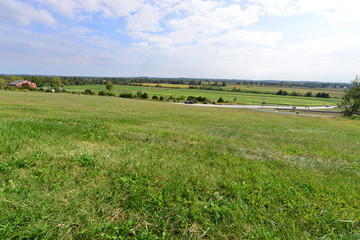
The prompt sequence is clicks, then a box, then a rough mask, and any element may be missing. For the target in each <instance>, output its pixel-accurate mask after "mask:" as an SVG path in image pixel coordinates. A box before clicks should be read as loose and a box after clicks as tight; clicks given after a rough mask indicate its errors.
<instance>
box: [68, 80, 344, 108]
mask: <svg viewBox="0 0 360 240" xmlns="http://www.w3.org/2000/svg"><path fill="white" fill-rule="evenodd" d="M182 86H183V85H182ZM66 89H67V90H68V91H84V90H85V89H91V90H93V91H95V92H96V91H106V88H105V85H73V86H66ZM265 89H266V88H265ZM114 90H115V91H113V93H115V94H117V95H118V94H119V93H120V92H132V93H133V94H136V92H137V91H143V92H147V93H148V94H149V96H150V98H151V97H152V96H153V95H157V96H158V97H159V96H164V97H170V96H173V97H181V96H185V97H187V96H195V97H198V96H203V97H207V98H209V99H210V100H211V101H217V100H218V99H219V98H220V97H222V98H223V99H224V100H225V101H229V102H233V101H234V98H236V102H237V103H240V104H255V105H258V104H261V103H262V102H263V101H265V102H266V104H270V105H277V104H279V105H296V106H325V105H336V104H337V103H339V99H334V98H316V97H301V96H278V95H271V94H259V93H243V92H227V91H214V90H200V89H184V88H179V89H176V88H158V87H146V86H126V85H115V89H114Z"/></svg>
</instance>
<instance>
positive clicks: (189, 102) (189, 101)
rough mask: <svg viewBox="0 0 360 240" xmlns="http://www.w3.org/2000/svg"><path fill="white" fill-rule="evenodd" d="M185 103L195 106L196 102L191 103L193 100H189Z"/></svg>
mask: <svg viewBox="0 0 360 240" xmlns="http://www.w3.org/2000/svg"><path fill="white" fill-rule="evenodd" d="M184 103H185V104H194V103H195V102H194V101H191V100H188V101H185V102H184Z"/></svg>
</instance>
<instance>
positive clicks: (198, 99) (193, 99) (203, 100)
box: [187, 96, 211, 104]
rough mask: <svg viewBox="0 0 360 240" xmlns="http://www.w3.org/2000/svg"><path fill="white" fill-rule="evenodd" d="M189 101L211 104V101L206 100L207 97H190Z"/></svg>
mask: <svg viewBox="0 0 360 240" xmlns="http://www.w3.org/2000/svg"><path fill="white" fill-rule="evenodd" d="M187 100H188V101H194V102H202V103H204V104H209V103H211V101H210V99H208V98H206V97H202V96H199V97H194V96H188V98H187Z"/></svg>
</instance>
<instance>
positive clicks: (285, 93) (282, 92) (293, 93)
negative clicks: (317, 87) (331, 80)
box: [276, 90, 330, 98]
mask: <svg viewBox="0 0 360 240" xmlns="http://www.w3.org/2000/svg"><path fill="white" fill-rule="evenodd" d="M276 95H284V96H288V95H290V96H304V97H319V98H330V94H329V93H326V92H318V93H317V94H316V95H313V94H312V92H307V93H305V94H304V95H301V94H300V93H298V92H296V91H293V92H291V93H289V92H288V91H283V90H279V91H278V92H277V93H276Z"/></svg>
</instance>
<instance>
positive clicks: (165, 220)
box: [0, 91, 360, 239]
mask: <svg viewBox="0 0 360 240" xmlns="http://www.w3.org/2000/svg"><path fill="white" fill-rule="evenodd" d="M0 103H1V104H0V121H1V122H0V143H1V146H0V209H1V214H0V239H358V238H359V236H360V231H359V227H360V224H359V216H360V210H359V206H360V201H359V200H360V197H359V192H360V189H359V186H360V177H359V170H360V166H359V156H360V152H359V149H360V122H359V121H352V120H348V119H345V118H340V117H339V118H315V117H304V116H297V115H281V114H276V113H268V112H266V113H265V112H259V111H253V110H247V109H221V108H201V107H193V106H187V105H177V104H172V103H166V102H156V101H141V100H130V99H122V98H111V97H100V96H81V95H77V94H75V95H73V94H62V93H58V94H56V93H55V94H52V93H41V92H12V91H0Z"/></svg>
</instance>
